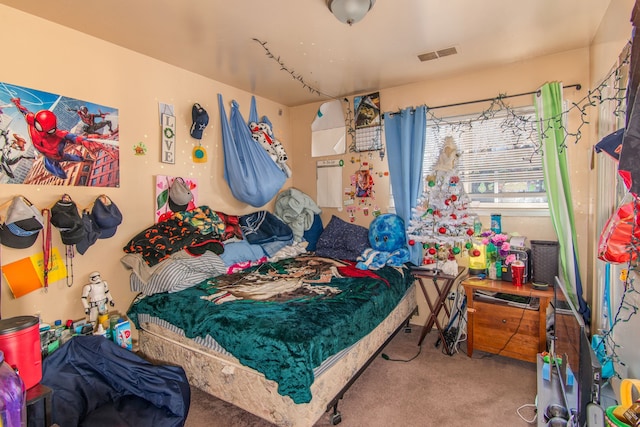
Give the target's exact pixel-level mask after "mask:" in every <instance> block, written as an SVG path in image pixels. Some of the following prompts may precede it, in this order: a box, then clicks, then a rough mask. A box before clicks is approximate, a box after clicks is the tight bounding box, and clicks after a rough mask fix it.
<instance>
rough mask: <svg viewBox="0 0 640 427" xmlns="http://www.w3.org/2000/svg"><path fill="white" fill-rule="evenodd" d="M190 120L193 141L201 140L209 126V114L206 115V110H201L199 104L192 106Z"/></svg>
mask: <svg viewBox="0 0 640 427" xmlns="http://www.w3.org/2000/svg"><path fill="white" fill-rule="evenodd" d="M191 118H192V119H193V123H192V124H191V136H192V137H193V138H195V139H202V133H203V132H204V130H205V128H206V127H207V125H208V124H209V114H207V110H205V109H204V108H202V107H201V106H200V104H197V103H196V104H193V107H192V108H191Z"/></svg>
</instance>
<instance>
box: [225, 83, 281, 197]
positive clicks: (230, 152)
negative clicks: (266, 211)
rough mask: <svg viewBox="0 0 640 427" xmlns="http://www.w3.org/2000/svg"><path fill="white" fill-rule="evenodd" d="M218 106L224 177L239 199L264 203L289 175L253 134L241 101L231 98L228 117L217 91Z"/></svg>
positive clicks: (253, 108) (275, 192) (274, 193)
mask: <svg viewBox="0 0 640 427" xmlns="http://www.w3.org/2000/svg"><path fill="white" fill-rule="evenodd" d="M252 104H253V105H252V110H254V112H253V113H252V115H253V114H254V113H255V116H256V117H257V111H256V109H255V99H253V98H252ZM218 105H219V108H220V122H221V125H222V146H223V149H224V179H225V180H226V181H227V184H229V188H230V189H231V194H233V196H234V197H235V198H236V199H238V200H240V201H241V202H244V203H248V204H250V205H251V206H254V207H260V206H264V205H265V204H266V203H267V202H269V200H271V199H272V198H273V197H275V195H276V194H277V193H278V191H280V189H281V188H282V186H283V185H284V182H285V181H286V179H287V177H286V175H285V174H284V172H283V171H282V169H280V168H279V167H278V165H277V164H276V163H274V161H273V160H272V159H271V157H269V154H268V153H267V152H266V151H265V150H264V149H263V148H262V147H261V146H260V144H258V143H257V142H256V141H255V140H254V139H253V138H252V137H251V131H250V130H249V126H247V123H246V122H245V121H244V118H243V117H242V114H241V113H240V110H239V108H238V107H239V106H238V103H237V102H236V101H235V100H233V101H231V114H230V118H229V120H227V113H226V111H225V108H224V102H223V100H222V95H221V94H218ZM251 118H252V117H251Z"/></svg>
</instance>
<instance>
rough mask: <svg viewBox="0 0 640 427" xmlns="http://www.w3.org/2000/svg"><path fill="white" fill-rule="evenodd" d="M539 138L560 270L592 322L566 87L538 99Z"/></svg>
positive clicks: (549, 89) (555, 86)
mask: <svg viewBox="0 0 640 427" xmlns="http://www.w3.org/2000/svg"><path fill="white" fill-rule="evenodd" d="M535 104H536V115H537V118H538V134H539V137H540V141H541V144H542V166H543V168H544V183H545V187H546V190H547V198H548V201H549V210H550V212H551V221H552V222H553V227H554V228H555V231H556V235H557V236H558V243H559V248H560V270H561V274H562V276H563V277H562V278H563V281H564V284H565V286H566V287H567V290H568V291H569V295H570V297H571V298H572V299H573V300H574V301H573V302H574V304H575V305H576V307H577V308H578V309H579V311H580V313H581V314H582V315H583V317H584V318H585V320H586V321H587V322H589V320H590V319H589V317H590V313H589V308H588V307H587V304H586V302H585V301H584V299H583V297H582V281H581V280H580V271H579V262H578V260H579V258H578V239H577V236H576V232H575V220H574V210H573V202H572V201H571V185H570V181H569V171H568V168H567V147H566V146H564V145H563V142H564V136H565V129H566V128H565V126H563V120H564V118H563V106H562V84H561V83H558V82H552V83H546V84H545V85H544V86H542V88H541V89H540V96H537V98H536V102H535Z"/></svg>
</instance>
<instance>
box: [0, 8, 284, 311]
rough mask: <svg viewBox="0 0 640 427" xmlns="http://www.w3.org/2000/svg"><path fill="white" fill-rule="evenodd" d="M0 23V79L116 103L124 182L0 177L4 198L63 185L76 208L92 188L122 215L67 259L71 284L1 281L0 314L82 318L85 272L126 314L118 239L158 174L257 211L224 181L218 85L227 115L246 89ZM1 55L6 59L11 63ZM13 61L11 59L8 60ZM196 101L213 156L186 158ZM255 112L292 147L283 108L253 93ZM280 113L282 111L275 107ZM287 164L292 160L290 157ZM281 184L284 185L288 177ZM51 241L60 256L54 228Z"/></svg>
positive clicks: (5, 17) (136, 227)
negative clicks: (23, 291)
mask: <svg viewBox="0 0 640 427" xmlns="http://www.w3.org/2000/svg"><path fill="white" fill-rule="evenodd" d="M0 16H1V17H2V22H3V31H4V34H5V35H7V37H10V39H11V40H12V42H11V43H5V44H4V45H5V46H4V48H3V57H4V58H5V62H4V65H5V66H4V67H3V70H2V75H1V76H0V81H2V82H6V83H11V84H15V85H20V86H25V87H29V88H34V89H39V90H43V91H46V92H51V93H56V94H61V95H65V96H69V97H73V98H77V99H80V100H86V101H92V102H96V103H98V104H103V105H107V106H110V107H114V108H118V109H119V119H120V178H121V185H120V188H107V189H100V188H86V187H85V188H80V187H48V186H31V185H9V184H4V185H0V194H1V197H0V203H3V202H5V201H6V200H9V199H10V198H12V197H13V196H15V195H18V194H22V195H24V196H26V197H27V198H28V199H29V200H31V201H32V202H33V203H34V204H35V205H36V206H38V207H39V208H45V207H51V206H52V205H53V204H54V203H55V202H56V201H57V200H58V199H59V198H60V197H61V196H62V194H63V193H65V192H67V193H69V194H70V195H71V197H72V198H73V200H74V201H75V202H76V204H77V205H78V207H79V208H80V209H82V208H84V207H87V206H89V205H90V204H91V203H92V202H93V200H94V199H95V198H96V196H98V195H100V194H102V193H105V194H107V195H108V196H109V197H110V198H111V199H112V200H113V201H114V202H115V203H116V204H117V205H118V207H119V208H120V210H121V211H122V213H123V215H124V221H123V223H122V225H121V226H120V227H119V228H118V231H117V233H116V235H115V236H114V237H112V238H110V239H104V240H99V241H98V242H97V243H96V244H95V245H93V246H91V247H90V248H89V250H88V251H87V252H86V254H85V255H80V254H77V253H76V256H75V258H74V259H73V276H74V280H73V286H71V287H67V285H66V283H65V281H64V280H63V281H60V282H56V283H52V284H51V285H50V288H49V292H48V293H47V294H45V293H44V292H41V291H34V292H32V293H30V294H28V295H25V296H23V297H21V298H18V299H14V298H13V296H12V295H11V293H10V291H9V289H8V287H7V286H6V283H3V286H2V295H1V298H2V301H1V304H2V307H1V309H2V311H1V314H2V317H3V318H7V317H13V316H17V315H32V314H35V313H38V312H39V313H41V315H42V318H43V320H45V321H50V322H51V321H53V320H55V319H62V320H66V319H69V318H71V319H78V318H82V317H83V316H84V313H83V309H82V304H81V301H80V297H81V295H82V286H83V285H84V284H86V283H87V280H88V274H89V273H90V272H92V271H94V270H97V271H100V272H101V273H102V278H103V279H104V280H106V281H107V282H108V284H109V287H110V289H111V293H112V295H113V297H114V299H115V301H116V307H115V308H116V309H117V310H119V311H120V312H121V313H124V312H126V310H127V308H128V307H129V304H130V302H131V300H132V299H133V297H134V296H135V294H134V293H133V292H131V291H130V290H129V282H128V274H127V273H126V270H125V269H124V268H123V267H122V266H121V265H120V258H121V257H122V255H123V254H124V253H123V251H122V247H123V246H124V245H125V244H126V243H127V241H128V240H129V239H131V238H132V237H133V236H134V235H135V234H137V233H138V232H139V231H141V230H142V229H144V228H146V227H148V226H150V225H152V224H153V221H154V176H155V175H172V176H188V177H193V178H196V179H197V180H198V184H199V199H198V202H199V204H206V205H209V206H211V207H213V208H214V209H216V210H219V211H223V212H226V213H228V214H242V213H248V212H252V211H255V210H257V209H255V208H253V207H251V206H247V205H245V204H243V203H240V202H238V201H236V200H235V199H234V198H233V197H232V196H231V193H230V191H229V189H228V186H227V184H226V182H225V181H224V179H223V169H222V165H223V162H222V145H221V132H220V117H219V113H218V104H217V98H216V96H217V94H218V93H222V94H223V96H224V99H225V102H226V105H225V108H226V109H227V114H229V102H230V101H231V100H232V99H236V100H237V101H238V103H239V104H240V107H241V111H242V113H243V115H244V116H245V117H247V116H248V112H249V105H250V99H251V94H250V93H246V92H243V91H240V90H237V89H235V88H232V87H229V86H225V85H223V84H220V83H218V82H216V81H212V80H208V79H205V78H203V77H201V76H199V75H196V74H193V73H190V72H187V71H184V70H182V69H179V68H176V67H173V66H170V65H167V64H164V63H162V62H159V61H156V60H154V59H151V58H149V57H145V56H142V55H139V54H136V53H134V52H132V51H129V50H125V49H122V48H120V47H117V46H115V45H112V44H109V43H105V42H103V41H101V40H98V39H95V38H92V37H89V36H86V35H84V34H81V33H78V32H76V31H72V30H69V29H67V28H65V27H61V26H59V25H56V24H53V23H51V22H48V21H44V20H41V19H39V18H35V17H33V16H31V15H27V14H24V13H22V12H18V11H16V10H15V9H11V8H8V7H6V6H0ZM43 39H47V40H55V43H53V44H52V46H54V49H50V50H46V49H40V46H41V42H40V41H41V40H43ZM7 59H10V60H9V61H8V62H7ZM9 64H10V65H9ZM195 102H198V103H200V104H201V105H202V106H203V107H204V108H205V109H206V110H207V111H208V113H209V116H210V122H209V126H208V127H207V131H206V132H205V134H204V137H203V139H202V144H203V145H204V146H205V148H206V150H207V153H208V158H209V162H207V163H205V164H195V163H193V162H192V161H191V150H192V147H193V145H194V141H195V140H193V139H192V138H191V137H190V136H189V127H190V126H191V106H192V105H193V103H195ZM158 103H167V104H173V106H174V108H175V114H176V123H177V140H176V142H177V150H176V157H177V160H176V163H175V165H169V164H163V163H161V162H160V161H159V159H160V126H159V115H158ZM257 106H258V113H259V114H260V115H267V116H268V117H269V118H270V120H271V121H272V122H273V125H274V129H275V131H276V135H277V136H278V138H279V139H280V140H281V141H282V142H283V144H284V145H285V147H287V146H288V145H289V143H288V141H289V136H288V132H289V130H288V123H289V120H290V119H289V117H288V114H287V108H285V107H283V106H282V105H279V104H276V103H274V102H271V101H268V100H265V99H261V98H258V99H257ZM280 111H281V112H282V115H280V114H279V112H280ZM139 142H143V143H144V144H145V145H146V146H147V148H148V152H147V155H146V156H142V157H138V156H134V154H133V147H134V145H136V144H138V143H139ZM289 165H290V166H291V167H294V162H293V161H290V162H289ZM286 185H289V183H287V184H286ZM39 242H40V241H38V243H36V244H35V245H34V246H33V247H32V248H30V249H23V250H15V249H10V248H6V247H4V246H3V247H2V252H1V256H2V264H3V265H4V264H7V263H9V262H12V261H15V260H18V259H21V258H24V257H28V256H30V255H32V254H33V253H36V252H38V251H40V250H41V249H40V246H39V245H40V243H39ZM53 243H54V246H56V247H57V248H59V250H60V251H61V253H63V254H64V246H63V245H62V243H61V240H60V235H59V233H58V232H57V230H56V229H54V233H53Z"/></svg>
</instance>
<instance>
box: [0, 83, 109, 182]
mask: <svg viewBox="0 0 640 427" xmlns="http://www.w3.org/2000/svg"><path fill="white" fill-rule="evenodd" d="M119 150H120V147H119V129H118V110H117V109H115V108H111V107H107V106H104V105H99V104H95V103H92V102H88V101H83V100H79V99H75V98H70V97H66V96H63V95H57V94H53V93H49V92H43V91H40V90H37V89H30V88H26V87H22V86H16V85H12V84H9V83H4V82H0V183H2V184H33V185H67V186H84V187H119V186H120V155H119Z"/></svg>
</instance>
